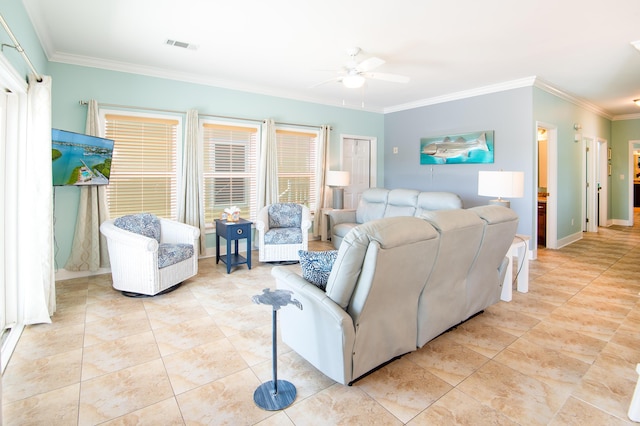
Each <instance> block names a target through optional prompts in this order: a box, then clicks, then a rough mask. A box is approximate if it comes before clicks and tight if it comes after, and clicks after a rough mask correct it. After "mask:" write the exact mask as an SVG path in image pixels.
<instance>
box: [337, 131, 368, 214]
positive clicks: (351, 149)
mask: <svg viewBox="0 0 640 426" xmlns="http://www.w3.org/2000/svg"><path fill="white" fill-rule="evenodd" d="M340 148H341V155H340V158H341V163H342V165H341V170H345V171H348V172H349V174H350V182H349V186H348V187H346V188H345V190H344V208H345V209H355V208H356V207H357V206H358V202H359V201H360V198H361V197H362V193H363V192H364V191H365V190H366V189H368V188H371V187H374V186H375V185H376V179H375V164H376V163H375V150H376V139H375V138H371V137H365V136H345V135H342V136H341V144H340Z"/></svg>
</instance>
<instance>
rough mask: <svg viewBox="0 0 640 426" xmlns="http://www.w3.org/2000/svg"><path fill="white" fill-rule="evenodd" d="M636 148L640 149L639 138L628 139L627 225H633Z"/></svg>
mask: <svg viewBox="0 0 640 426" xmlns="http://www.w3.org/2000/svg"><path fill="white" fill-rule="evenodd" d="M635 145H638V148H636V147H635ZM636 149H640V140H638V139H636V140H630V141H629V157H628V161H627V163H628V171H629V172H628V173H629V174H628V176H629V188H628V190H629V192H628V195H627V200H628V202H629V216H628V217H629V220H628V221H627V223H626V225H627V226H633V178H634V176H633V172H634V169H633V166H634V164H633V151H634V150H636Z"/></svg>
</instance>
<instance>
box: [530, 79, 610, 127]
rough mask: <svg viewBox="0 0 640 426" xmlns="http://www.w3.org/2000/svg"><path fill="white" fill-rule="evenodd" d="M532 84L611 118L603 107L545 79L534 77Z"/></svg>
mask: <svg viewBox="0 0 640 426" xmlns="http://www.w3.org/2000/svg"><path fill="white" fill-rule="evenodd" d="M533 86H534V87H537V88H538V89H540V90H544V91H545V92H547V93H550V94H552V95H554V96H557V97H559V98H561V99H564V100H565V101H567V102H571V103H572V104H574V105H577V106H579V107H581V108H584V109H586V110H588V111H591V112H593V113H594V114H597V115H599V116H601V117H604V118H606V119H608V120H613V116H612V115H611V114H610V113H609V112H608V111H606V110H604V109H602V108H600V107H598V106H596V105H594V104H592V103H590V102H587V101H586V100H584V99H582V98H579V97H577V96H575V95H572V94H570V93H568V92H565V91H564V90H561V89H559V88H557V87H555V86H553V85H551V84H549V83H547V82H546V81H544V80H541V79H540V78H538V77H536V79H535V81H534V84H533Z"/></svg>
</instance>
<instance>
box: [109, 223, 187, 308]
mask: <svg viewBox="0 0 640 426" xmlns="http://www.w3.org/2000/svg"><path fill="white" fill-rule="evenodd" d="M100 232H102V234H103V235H104V236H105V237H106V239H107V246H108V248H109V258H110V260H111V275H112V278H113V288H115V289H116V290H120V291H122V293H123V294H124V295H125V296H140V295H146V296H153V295H156V294H159V293H163V292H167V291H170V290H171V289H173V288H174V287H175V286H177V284H180V283H181V282H182V281H184V280H186V279H188V278H191V277H193V276H195V275H196V274H197V273H198V242H199V236H200V230H199V229H198V228H196V227H193V226H191V225H186V224H184V223H180V222H176V221H173V220H168V219H163V218H158V217H157V216H155V215H153V214H150V213H140V214H132V215H127V216H122V217H119V218H117V219H115V220H107V221H105V222H103V223H102V225H100Z"/></svg>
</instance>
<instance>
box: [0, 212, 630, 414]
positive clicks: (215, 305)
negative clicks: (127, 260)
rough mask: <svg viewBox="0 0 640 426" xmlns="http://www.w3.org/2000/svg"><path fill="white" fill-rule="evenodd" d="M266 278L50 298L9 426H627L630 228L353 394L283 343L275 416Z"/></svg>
mask: <svg viewBox="0 0 640 426" xmlns="http://www.w3.org/2000/svg"><path fill="white" fill-rule="evenodd" d="M635 223H636V224H640V213H639V211H638V210H636V215H635ZM325 247H327V246H326V245H323V244H322V243H319V242H316V243H313V244H312V248H313V249H317V250H319V249H323V248H325ZM256 258H257V256H256ZM291 267H292V268H299V266H297V265H296V266H291ZM270 269H271V266H270V265H267V264H257V262H256V263H255V264H254V268H253V269H251V270H248V269H247V268H246V266H240V267H238V268H236V269H235V270H234V271H232V273H231V274H229V275H227V274H226V270H225V266H224V265H222V264H220V265H216V264H215V259H205V260H202V261H201V262H200V273H199V275H198V276H197V277H195V278H193V279H191V280H189V281H187V282H186V283H185V284H184V285H183V286H182V287H180V288H179V289H178V290H176V291H174V292H172V293H169V294H166V295H163V296H158V297H154V298H147V299H131V298H127V297H124V296H122V295H121V294H120V293H119V292H116V291H114V290H113V289H112V288H111V285H110V275H101V276H94V277H90V278H82V279H74V280H67V281H62V282H58V283H57V303H58V310H57V312H56V314H55V315H54V317H53V323H52V324H47V325H36V326H30V327H27V329H26V330H25V331H24V334H23V336H22V338H21V340H20V342H19V343H18V346H17V348H16V352H15V354H14V355H13V357H12V359H11V360H10V362H9V365H8V367H7V370H6V372H5V374H4V377H3V401H2V404H3V413H4V422H5V425H26V424H31V425H76V424H79V425H95V424H103V425H130V424H140V425H182V424H190V425H197V424H231V425H252V424H260V425H333V424H342V425H356V424H363V425H369V424H380V425H399V424H410V425H449V424H462V425H483V424H493V425H546V424H550V425H581V426H584V425H622V424H632V423H631V422H630V421H629V420H628V418H627V409H628V407H629V403H630V401H631V396H632V394H633V391H634V387H635V384H636V382H637V380H638V375H637V373H636V372H635V367H636V364H637V363H640V333H639V330H640V310H639V309H638V308H639V307H640V301H639V297H638V296H639V292H640V225H636V226H635V227H634V228H629V227H619V226H612V227H610V228H601V229H600V231H599V232H598V233H597V234H585V235H584V238H583V239H582V240H580V241H578V242H576V243H574V244H571V245H570V246H567V247H565V248H562V249H560V250H544V249H543V250H539V251H538V259H537V260H535V261H532V262H531V271H530V272H531V273H530V286H529V289H530V290H529V293H526V294H522V293H518V292H515V291H514V294H513V301H511V302H499V303H498V304H496V305H494V306H492V307H490V308H489V309H487V310H486V311H485V312H484V314H482V315H479V316H477V317H475V318H473V319H471V320H470V321H468V322H466V323H464V324H463V325H461V326H459V327H457V328H456V329H454V330H452V331H450V332H448V333H446V334H444V335H442V336H440V337H438V338H437V339H435V340H433V341H432V342H430V343H428V344H427V345H426V346H425V347H423V348H422V349H420V350H417V351H415V352H413V353H411V354H408V355H406V356H404V357H403V358H401V359H399V360H396V361H394V362H392V363H391V364H389V365H387V366H385V367H384V368H382V369H380V370H378V371H377V372H375V373H373V374H371V375H369V376H367V377H365V378H364V379H362V380H360V381H358V382H356V383H355V384H354V385H353V386H351V387H348V386H342V385H340V384H337V383H335V382H333V381H331V380H330V379H328V378H326V377H325V376H324V375H322V374H321V373H319V372H318V371H317V370H315V369H314V368H313V367H312V366H310V365H309V364H308V363H307V362H306V361H305V360H304V359H302V358H301V357H300V356H298V355H297V354H296V353H295V352H293V351H291V350H290V349H289V348H288V347H287V346H286V345H284V344H283V343H280V345H279V357H278V367H279V371H278V377H279V378H281V379H287V380H290V381H291V382H293V383H294V384H295V385H296V387H297V389H298V397H297V399H296V401H295V403H294V404H293V405H292V406H291V407H289V408H287V409H285V410H283V411H277V412H269V411H263V410H262V409H260V408H258V407H256V406H255V404H254V403H253V398H252V396H253V391H254V390H255V388H256V387H257V386H258V385H259V384H260V383H262V382H264V381H267V380H270V379H271V310H270V308H269V307H267V306H264V305H255V304H253V303H252V302H251V296H253V295H255V294H259V293H260V292H261V291H262V289H263V288H265V287H274V280H273V279H272V277H271V275H270Z"/></svg>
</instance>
